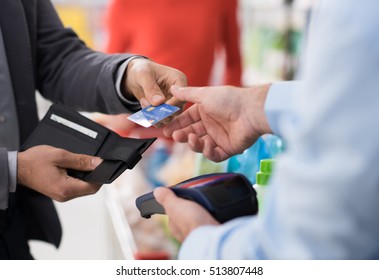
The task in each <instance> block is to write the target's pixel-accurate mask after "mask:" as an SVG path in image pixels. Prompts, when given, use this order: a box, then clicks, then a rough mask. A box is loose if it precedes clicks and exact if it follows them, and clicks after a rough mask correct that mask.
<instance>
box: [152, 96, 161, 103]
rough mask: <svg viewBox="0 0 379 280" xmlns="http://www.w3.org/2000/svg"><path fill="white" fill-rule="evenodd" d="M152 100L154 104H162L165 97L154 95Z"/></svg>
mask: <svg viewBox="0 0 379 280" xmlns="http://www.w3.org/2000/svg"><path fill="white" fill-rule="evenodd" d="M151 100H152V101H153V103H160V102H161V101H163V100H164V99H163V97H162V96H161V95H159V94H155V95H153V97H152V98H151Z"/></svg>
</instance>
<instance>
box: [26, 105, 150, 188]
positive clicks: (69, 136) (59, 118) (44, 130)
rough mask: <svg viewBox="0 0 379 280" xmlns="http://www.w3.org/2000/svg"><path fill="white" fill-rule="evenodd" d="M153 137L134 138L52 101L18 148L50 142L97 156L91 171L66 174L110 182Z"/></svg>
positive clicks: (136, 158) (138, 156) (138, 157)
mask: <svg viewBox="0 0 379 280" xmlns="http://www.w3.org/2000/svg"><path fill="white" fill-rule="evenodd" d="M155 140H156V138H148V139H134V138H125V137H121V136H119V135H118V134H116V133H115V132H113V131H111V130H109V129H107V128H105V127H103V126H101V125H100V124H98V123H96V122H94V121H92V120H90V119H88V118H86V117H85V116H83V115H81V114H79V113H78V112H76V111H73V110H70V109H68V108H66V107H64V106H63V105H56V104H54V105H52V106H51V107H50V109H49V111H48V112H47V113H46V115H45V117H44V118H43V119H42V120H41V121H40V123H39V124H38V126H37V127H36V129H35V130H34V131H33V133H32V134H31V135H30V137H29V138H28V139H27V140H26V141H25V143H23V145H22V146H21V151H24V150H26V149H28V148H31V147H33V146H37V145H50V146H54V147H57V148H62V149H65V150H68V151H70V152H73V153H81V154H88V155H93V156H98V157H101V158H102V159H103V162H102V163H101V164H100V165H99V166H98V167H97V168H96V169H95V170H93V171H91V172H84V171H78V170H68V174H69V175H70V176H73V177H76V178H79V179H81V180H84V181H88V182H96V183H101V184H105V183H111V182H113V181H114V180H115V179H116V178H117V177H118V176H120V175H121V174H122V173H123V172H124V171H125V170H126V169H133V168H134V166H135V165H136V164H137V163H138V162H139V161H140V160H141V158H142V154H143V153H144V152H145V151H146V150H147V149H148V148H149V147H150V145H151V144H152V143H153V142H154V141H155Z"/></svg>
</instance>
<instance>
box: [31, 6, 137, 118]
mask: <svg viewBox="0 0 379 280" xmlns="http://www.w3.org/2000/svg"><path fill="white" fill-rule="evenodd" d="M130 56H131V55H128V54H125V55H107V54H104V53H100V52H95V51H93V50H91V49H89V48H87V47H86V46H85V44H84V43H83V42H82V41H81V40H80V39H79V38H78V37H77V35H76V34H75V33H74V32H73V31H72V30H71V29H68V28H64V26H63V24H62V22H61V21H60V19H59V17H58V15H57V13H56V11H55V9H54V7H53V5H52V4H51V2H50V1H49V0H39V1H37V60H36V61H37V77H36V80H37V88H38V90H39V91H40V92H41V94H42V95H43V96H44V97H46V98H48V99H50V100H51V101H53V102H55V103H63V104H66V105H69V106H71V107H73V108H75V109H77V110H82V111H96V112H102V113H111V114H118V113H127V112H130V111H131V110H130V108H129V109H128V108H127V107H126V106H125V105H124V104H123V103H122V102H121V100H120V99H119V97H118V95H117V92H116V88H115V84H116V79H117V70H118V68H119V66H120V65H121V64H122V63H123V62H124V61H125V60H127V59H128V58H129V57H130Z"/></svg>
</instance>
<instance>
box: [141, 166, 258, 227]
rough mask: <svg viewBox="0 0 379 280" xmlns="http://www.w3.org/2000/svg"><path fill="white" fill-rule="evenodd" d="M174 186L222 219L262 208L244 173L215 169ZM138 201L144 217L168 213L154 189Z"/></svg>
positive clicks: (245, 214)
mask: <svg viewBox="0 0 379 280" xmlns="http://www.w3.org/2000/svg"><path fill="white" fill-rule="evenodd" d="M170 188H171V190H172V191H173V192H174V193H175V194H176V195H177V196H179V197H181V198H184V199H188V200H192V201H194V202H197V203H199V204H200V205H201V206H203V207H204V208H205V209H206V210H208V212H209V213H210V214H211V215H212V216H213V217H214V218H215V219H216V220H218V221H219V222H220V223H224V222H226V221H228V220H231V219H233V218H237V217H240V216H247V215H254V214H256V213H257V212H258V202H257V198H256V192H255V190H254V188H253V187H252V185H251V183H250V182H249V181H248V180H247V178H246V177H245V176H244V175H242V174H237V173H212V174H207V175H202V176H198V177H195V178H191V179H189V180H186V181H183V182H181V183H179V184H177V185H175V186H172V187H170ZM136 205H137V208H138V209H139V211H140V212H141V216H142V217H143V218H147V219H148V218H150V217H151V215H153V214H165V211H164V209H163V207H162V205H161V204H159V203H158V202H157V201H156V200H155V198H154V195H153V192H150V193H147V194H144V195H142V196H140V197H138V198H137V199H136Z"/></svg>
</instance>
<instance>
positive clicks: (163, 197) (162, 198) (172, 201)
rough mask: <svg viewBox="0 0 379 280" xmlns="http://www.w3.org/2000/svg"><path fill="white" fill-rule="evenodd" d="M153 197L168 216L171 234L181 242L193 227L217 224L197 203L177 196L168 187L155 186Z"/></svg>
mask: <svg viewBox="0 0 379 280" xmlns="http://www.w3.org/2000/svg"><path fill="white" fill-rule="evenodd" d="M154 197H155V198H156V200H157V201H158V202H159V203H160V204H161V205H162V206H163V208H164V209H165V212H166V214H167V215H168V217H169V226H170V231H171V233H172V235H173V236H174V237H175V238H176V239H177V240H179V241H180V242H182V241H183V240H184V239H186V237H187V236H188V234H190V232H191V231H193V230H194V229H196V228H198V227H200V226H204V225H219V222H218V221H216V220H215V219H214V218H213V217H212V216H211V215H210V214H209V213H208V211H206V210H205V209H204V208H203V207H201V206H200V205H199V204H197V203H195V202H193V201H190V200H186V199H182V198H179V197H177V196H176V195H175V194H174V193H173V191H171V190H170V189H168V188H157V189H155V190H154Z"/></svg>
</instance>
